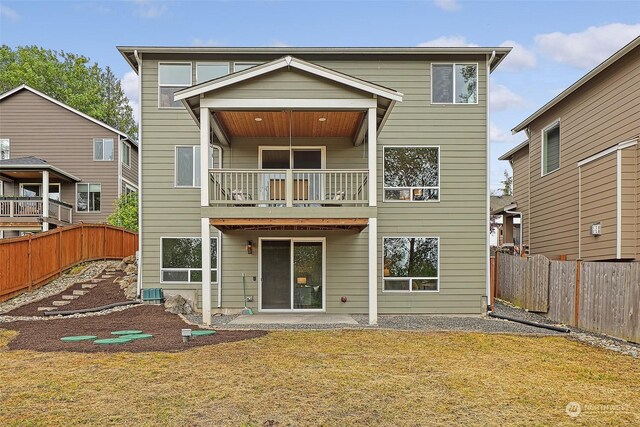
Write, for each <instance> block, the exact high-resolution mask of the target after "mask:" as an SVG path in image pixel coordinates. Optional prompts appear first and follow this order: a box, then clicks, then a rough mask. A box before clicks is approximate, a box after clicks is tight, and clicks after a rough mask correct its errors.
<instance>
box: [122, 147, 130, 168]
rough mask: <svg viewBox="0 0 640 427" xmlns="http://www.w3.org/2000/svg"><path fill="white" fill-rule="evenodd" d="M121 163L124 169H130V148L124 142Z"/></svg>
mask: <svg viewBox="0 0 640 427" xmlns="http://www.w3.org/2000/svg"><path fill="white" fill-rule="evenodd" d="M121 161H122V164H123V165H125V166H126V167H129V168H130V167H131V146H130V145H129V144H127V143H126V142H124V141H122V156H121Z"/></svg>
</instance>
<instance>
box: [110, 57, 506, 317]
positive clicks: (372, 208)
mask: <svg viewBox="0 0 640 427" xmlns="http://www.w3.org/2000/svg"><path fill="white" fill-rule="evenodd" d="M118 49H119V50H120V52H121V53H122V55H123V56H124V58H125V59H126V60H127V62H128V63H129V64H130V65H131V67H132V68H133V69H134V70H136V72H137V73H138V75H139V77H140V90H141V96H140V99H141V141H142V143H141V153H140V168H141V195H142V197H141V224H140V247H141V265H140V274H141V278H140V280H139V283H140V284H141V286H142V287H144V288H156V287H161V288H163V290H164V292H165V294H175V293H179V294H182V295H183V296H185V297H187V298H190V299H192V300H193V301H194V302H195V304H196V306H197V308H198V309H200V310H202V313H203V321H204V322H205V323H208V322H209V321H210V315H211V313H212V312H213V311H219V312H237V311H238V310H240V309H242V308H243V307H245V306H248V307H250V308H252V309H253V310H254V311H260V312H328V313H361V314H368V316H369V320H370V322H371V323H376V321H377V316H378V313H381V314H387V313H388V314H392V313H481V312H482V310H484V309H485V308H486V304H487V295H488V261H489V257H488V227H487V224H488V219H489V203H488V199H489V197H488V183H487V176H488V174H487V172H488V142H487V141H488V128H489V126H488V116H489V111H488V93H489V74H490V72H491V71H493V70H494V69H495V68H496V66H497V65H498V64H499V63H500V62H501V61H502V59H503V58H504V57H505V56H506V54H507V53H508V52H509V48H180V47H178V48H175V47H166V48H165V47H119V48H118ZM204 153H206V154H204ZM203 270H204V271H207V270H210V273H206V274H203V273H202V271H203ZM243 287H244V288H245V289H246V294H247V298H246V299H245V297H244V293H243Z"/></svg>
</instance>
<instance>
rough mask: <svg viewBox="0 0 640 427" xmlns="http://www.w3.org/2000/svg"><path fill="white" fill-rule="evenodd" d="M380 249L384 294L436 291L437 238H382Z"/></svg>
mask: <svg viewBox="0 0 640 427" xmlns="http://www.w3.org/2000/svg"><path fill="white" fill-rule="evenodd" d="M383 246H384V248H383V251H384V252H383V253H384V255H383V257H384V260H383V269H384V270H383V277H384V280H383V282H384V287H383V290H384V291H396V292H398V291H399V292H429V291H431V292H434V291H438V290H439V286H438V282H439V280H438V279H439V276H438V267H439V256H440V239H438V238H437V237H385V238H384V239H383Z"/></svg>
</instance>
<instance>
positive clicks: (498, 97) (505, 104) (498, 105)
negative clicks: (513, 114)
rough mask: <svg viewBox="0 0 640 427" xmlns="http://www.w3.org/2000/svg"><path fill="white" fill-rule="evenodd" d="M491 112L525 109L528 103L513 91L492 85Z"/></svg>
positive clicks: (502, 86) (499, 85)
mask: <svg viewBox="0 0 640 427" xmlns="http://www.w3.org/2000/svg"><path fill="white" fill-rule="evenodd" d="M490 102H491V111H504V110H509V109H511V108H520V107H523V106H524V105H525V104H526V103H525V101H524V98H522V97H521V96H520V95H518V94H516V93H513V92H512V91H511V89H509V88H508V87H506V86H504V85H501V84H493V85H491V96H490Z"/></svg>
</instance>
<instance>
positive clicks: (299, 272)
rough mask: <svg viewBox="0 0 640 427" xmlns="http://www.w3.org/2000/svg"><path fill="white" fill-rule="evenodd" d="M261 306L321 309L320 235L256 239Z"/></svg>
mask: <svg viewBox="0 0 640 427" xmlns="http://www.w3.org/2000/svg"><path fill="white" fill-rule="evenodd" d="M260 242H261V244H260V263H261V271H260V273H261V277H260V279H261V290H260V296H261V307H260V308H261V309H262V310H296V311H298V310H300V311H304V310H316V311H319V310H323V309H324V294H325V290H324V281H325V277H324V276H325V274H324V269H325V265H324V244H325V242H324V239H312V238H309V239H306V238H304V239H303V238H299V239H273V240H272V239H263V240H261V241H260Z"/></svg>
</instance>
